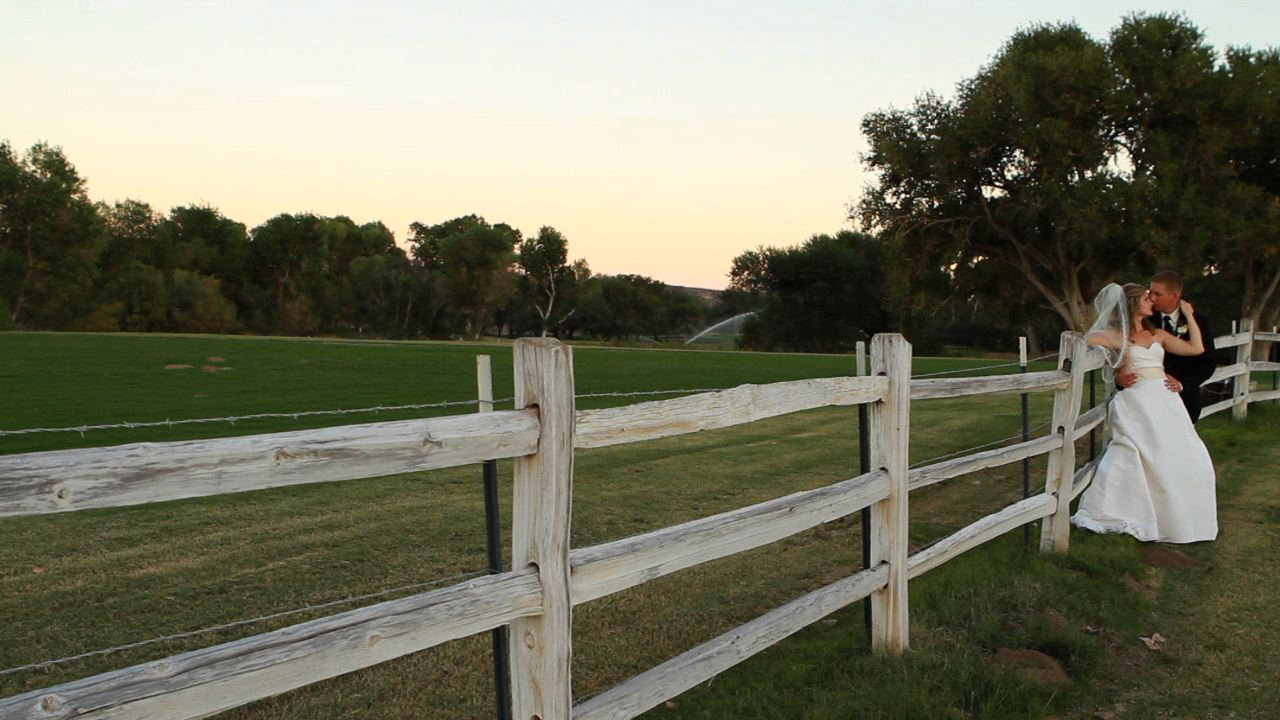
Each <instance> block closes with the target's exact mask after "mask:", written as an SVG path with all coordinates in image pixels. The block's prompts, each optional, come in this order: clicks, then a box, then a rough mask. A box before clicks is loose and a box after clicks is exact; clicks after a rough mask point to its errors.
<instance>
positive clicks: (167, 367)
mask: <svg viewBox="0 0 1280 720" xmlns="http://www.w3.org/2000/svg"><path fill="white" fill-rule="evenodd" d="M164 369H165V370H190V369H191V366H190V365H183V364H182V363H169V364H168V365H165V366H164Z"/></svg>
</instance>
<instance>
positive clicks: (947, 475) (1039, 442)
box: [908, 435, 1062, 491]
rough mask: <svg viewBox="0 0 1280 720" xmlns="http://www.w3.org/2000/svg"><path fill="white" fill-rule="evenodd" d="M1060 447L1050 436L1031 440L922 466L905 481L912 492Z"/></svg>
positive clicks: (913, 471)
mask: <svg viewBox="0 0 1280 720" xmlns="http://www.w3.org/2000/svg"><path fill="white" fill-rule="evenodd" d="M1061 444H1062V440H1061V439H1060V438H1058V437H1056V436H1053V435H1046V436H1044V437H1038V438H1032V439H1030V440H1026V441H1024V442H1020V443H1018V444H1016V445H1010V446H1008V447H1002V448H995V449H994V450H984V451H982V452H979V453H973V454H971V455H965V456H963V457H958V458H954V459H951V460H946V461H944V462H940V463H934V464H932V465H925V466H924V467H918V468H915V469H913V470H911V472H910V474H909V477H910V480H909V481H908V485H909V486H910V488H911V490H912V491H915V490H919V489H920V488H922V487H927V486H929V485H932V484H934V483H936V482H941V481H943V480H949V479H951V478H954V477H959V476H961V475H967V474H969V473H972V472H978V471H979V470H988V469H990V468H994V467H1000V466H1002V465H1009V464H1011V463H1015V462H1018V461H1019V460H1024V459H1026V458H1030V457H1035V456H1037V455H1043V454H1044V453H1047V452H1049V451H1050V450H1053V449H1054V448H1056V447H1058V446H1059V445H1061Z"/></svg>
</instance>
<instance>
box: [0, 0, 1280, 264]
mask: <svg viewBox="0 0 1280 720" xmlns="http://www.w3.org/2000/svg"><path fill="white" fill-rule="evenodd" d="M1066 7H1071V8H1073V9H1072V10H1071V11H1070V12H1069V11H1067V10H1064V9H1062V8H1066ZM1134 11H1146V12H1156V11H1180V12H1185V13H1186V14H1187V15H1188V17H1189V18H1190V19H1191V20H1192V22H1194V23H1196V24H1197V25H1199V26H1200V27H1201V28H1203V29H1204V30H1205V31H1206V32H1207V36H1208V40H1209V42H1210V43H1212V44H1213V45H1215V46H1216V47H1218V48H1219V49H1225V47H1226V46H1228V45H1251V46H1254V47H1270V46H1275V45H1280V11H1277V10H1275V9H1274V5H1273V3H1272V2H1232V1H1231V0H1218V1H1217V2H1207V1H1206V2H1199V1H1198V2H1182V3H1167V2H1148V3H1142V4H1136V3H1129V2H1115V1H1112V2H1096V1H1093V0H1089V1H1088V2H1077V3H1072V4H1070V5H1068V4H1065V3H1056V2H1055V3H1050V2H1028V1H1023V2H1002V1H994V0H993V1H990V2H983V3H975V4H972V6H970V4H969V3H958V2H941V1H934V0H930V1H927V2H892V3H890V2H855V1H847V2H834V1H830V2H818V1H813V2H803V1H793V2H781V1H778V2H751V1H749V0H739V1H737V2H694V1H690V0H685V1H683V2H666V1H651V2H609V1H608V0H600V1H598V2H542V3H538V2H529V3H512V2H483V1H482V0H471V1H470V2H461V1H459V2H453V1H440V2H432V1H430V0H422V1H419V2H380V1H376V0H375V1H371V2H358V3H357V2H328V1H323V0H312V1H310V2H275V1H272V2H263V1H262V0H254V2H238V1H232V2H186V1H184V0H165V1H164V2H141V1H139V2H112V1H109V0H103V1H101V2H89V3H85V2H75V3H72V2H63V1H60V0H47V1H45V2H35V1H33V0H20V1H18V0H0V78H2V80H0V139H7V140H8V141H9V142H10V143H11V144H12V145H13V146H14V147H15V149H16V150H18V151H19V152H21V151H25V149H26V148H28V147H29V146H30V145H31V144H32V143H34V142H36V141H38V140H47V141H48V142H50V143H52V144H55V145H60V146H62V147H63V149H64V151H65V152H66V154H67V156H68V157H69V158H70V160H71V161H72V162H73V163H75V164H76V166H77V168H78V169H79V171H80V173H81V175H82V176H84V177H86V178H88V180H89V194H90V196H91V197H93V198H94V199H95V200H104V201H114V200H119V199H125V198H135V199H139V200H144V201H146V202H149V203H150V204H151V205H152V207H154V208H155V209H157V210H159V211H161V212H167V211H168V210H169V209H170V208H171V207H173V206H175V205H185V204H208V205H212V206H214V207H217V208H219V209H220V210H221V211H222V212H223V213H224V214H225V215H227V216H228V217H231V218H233V219H235V220H238V221H240V222H243V223H245V224H247V225H248V226H250V227H253V226H254V225H257V224H259V223H261V222H262V221H264V220H266V219H267V218H269V217H271V216H272V215H275V214H278V213H282V212H294V213H297V212H313V213H318V214H322V215H347V216H349V217H351V218H352V219H353V220H355V221H356V222H361V223H362V222H369V221H375V220H381V221H382V222H384V223H386V225H387V226H388V227H389V228H391V230H392V231H393V232H394V233H395V234H396V237H397V239H399V240H402V241H403V240H404V238H405V237H406V235H407V229H408V225H409V223H410V222H412V221H415V220H417V221H421V222H424V223H438V222H441V221H444V220H447V219H450V218H453V217H457V216H459V215H465V214H468V213H476V214H479V215H482V216H484V217H485V218H486V219H488V220H489V221H490V222H506V223H508V224H510V225H513V226H515V227H517V228H519V229H520V230H521V231H523V232H524V233H525V234H526V235H532V234H535V233H536V232H537V231H538V228H539V227H540V226H542V225H552V226H554V227H556V228H557V229H559V230H560V231H561V232H563V233H564V234H565V235H566V236H567V237H568V239H569V246H570V253H571V256H572V257H574V258H577V257H584V258H586V259H587V261H588V262H589V263H590V265H591V267H592V269H593V270H594V271H595V272H597V273H624V272H628V273H638V274H642V275H648V276H651V277H655V278H658V279H660V280H663V281H665V282H668V283H672V284H677V285H691V286H697V287H709V288H721V287H724V285H725V283H726V282H727V278H726V273H727V272H728V270H729V266H730V262H731V261H732V259H733V257H734V256H735V255H737V254H739V253H741V252H742V251H744V250H748V249H751V248H754V247H756V246H759V245H775V246H783V245H794V244H796V243H799V242H802V241H803V240H804V239H805V238H807V237H809V236H810V235H813V234H815V233H823V232H826V233H834V232H837V231H839V230H840V229H842V228H844V227H847V226H848V225H847V224H846V221H845V215H846V207H847V206H848V204H849V203H850V202H851V201H852V200H854V199H855V198H856V197H857V195H858V194H859V192H860V190H861V188H862V186H863V185H864V183H865V182H866V180H867V176H866V175H865V174H864V173H863V172H862V169H861V166H860V162H859V154H860V153H861V152H863V151H864V150H865V144H864V142H863V140H862V137H861V135H860V133H859V122H860V121H861V119H862V117H863V115H865V114H866V113H867V112H869V111H872V110H876V109H881V108H886V107H888V106H891V105H897V106H904V105H906V104H908V103H910V102H911V100H912V99H913V98H914V97H915V96H916V95H918V94H920V93H921V92H923V91H925V90H935V91H938V92H941V93H943V94H946V95H950V94H951V92H952V89H953V88H954V87H955V84H956V83H957V82H958V81H959V80H961V79H963V78H965V77H968V76H971V75H973V74H974V73H975V72H976V71H977V70H978V69H979V68H980V67H981V66H982V65H983V64H984V63H985V62H987V61H988V60H989V59H990V58H991V56H992V55H993V54H994V53H995V52H996V51H997V50H998V49H999V48H1000V45H1001V44H1002V43H1003V42H1004V41H1005V40H1006V39H1007V38H1008V37H1009V36H1010V34H1011V33H1013V31H1014V30H1016V29H1017V28H1019V27H1022V26H1025V25H1027V24H1029V23H1034V22H1046V21H1059V20H1075V21H1077V22H1078V23H1080V25H1081V26H1082V27H1084V28H1085V30H1087V31H1088V32H1090V33H1092V34H1093V35H1094V36H1095V37H1098V38H1100V39H1105V37H1106V35H1107V33H1108V32H1109V31H1110V30H1111V29H1112V28H1113V27H1114V26H1115V25H1116V24H1117V23H1118V22H1119V21H1120V19H1121V18H1122V16H1123V15H1125V14H1126V13H1129V12H1134Z"/></svg>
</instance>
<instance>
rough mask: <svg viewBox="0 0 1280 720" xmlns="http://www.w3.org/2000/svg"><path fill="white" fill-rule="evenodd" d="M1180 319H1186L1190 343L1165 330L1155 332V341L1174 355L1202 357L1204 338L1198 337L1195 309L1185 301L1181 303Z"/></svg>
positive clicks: (1198, 327) (1198, 328) (1198, 325)
mask: <svg viewBox="0 0 1280 720" xmlns="http://www.w3.org/2000/svg"><path fill="white" fill-rule="evenodd" d="M1182 317H1184V318H1186V319H1187V329H1188V330H1189V331H1190V335H1191V340H1190V341H1187V340H1183V339H1182V338H1180V337H1178V336H1177V335H1174V334H1173V333H1170V332H1168V331H1166V330H1156V331H1155V336H1156V339H1157V340H1159V341H1160V344H1161V345H1164V349H1165V350H1168V351H1169V352H1171V353H1173V354H1174V355H1203V354H1204V338H1203V337H1201V336H1200V324H1199V323H1197V322H1196V313H1195V309H1194V308H1192V307H1191V303H1189V302H1187V301H1186V300H1183V301H1182Z"/></svg>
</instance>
